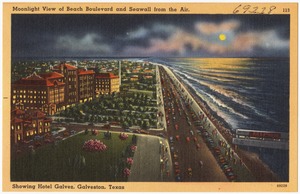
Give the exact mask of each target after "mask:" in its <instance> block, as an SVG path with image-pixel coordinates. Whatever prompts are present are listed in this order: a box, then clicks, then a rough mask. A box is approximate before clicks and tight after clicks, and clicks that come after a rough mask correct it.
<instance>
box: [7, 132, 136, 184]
mask: <svg viewBox="0 0 300 194" xmlns="http://www.w3.org/2000/svg"><path fill="white" fill-rule="evenodd" d="M118 135H119V134H114V133H113V134H112V137H111V139H110V140H107V139H104V134H103V132H101V133H99V134H98V135H97V136H94V135H92V134H91V133H89V134H87V135H86V134H84V133H81V134H78V135H75V136H74V137H71V138H69V139H66V140H64V141H60V142H59V143H58V144H57V145H54V144H49V145H46V146H43V147H41V148H38V149H36V150H35V153H27V154H24V155H22V156H20V157H17V158H15V159H13V160H12V161H11V180H12V181H68V182H69V181H80V182H82V181H88V182H92V181H103V182H109V181H118V182H119V181H121V182H123V181H127V177H124V175H123V173H122V172H123V169H124V168H125V167H128V168H130V166H129V165H128V164H127V163H126V158H127V157H129V156H130V155H131V156H133V153H131V152H130V151H129V150H130V149H128V148H129V147H130V145H132V136H131V135H129V137H128V139H126V140H120V139H119V137H118ZM89 139H99V140H101V141H103V142H104V143H105V144H106V145H107V147H108V149H107V150H105V151H103V152H88V151H85V150H83V148H82V147H83V144H84V142H85V141H87V140H89ZM83 158H84V159H83ZM83 160H85V162H83ZM84 163H85V164H84Z"/></svg>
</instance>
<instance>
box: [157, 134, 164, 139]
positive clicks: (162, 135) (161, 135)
mask: <svg viewBox="0 0 300 194" xmlns="http://www.w3.org/2000/svg"><path fill="white" fill-rule="evenodd" d="M157 136H159V137H162V138H165V137H166V136H165V135H164V134H163V133H159V134H157Z"/></svg>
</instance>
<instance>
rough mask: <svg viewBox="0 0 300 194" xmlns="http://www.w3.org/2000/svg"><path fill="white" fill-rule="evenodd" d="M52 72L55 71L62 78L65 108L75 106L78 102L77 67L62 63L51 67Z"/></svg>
mask: <svg viewBox="0 0 300 194" xmlns="http://www.w3.org/2000/svg"><path fill="white" fill-rule="evenodd" d="M53 71H56V72H58V73H60V74H62V75H63V76H64V83H65V84H66V86H65V98H66V103H67V106H69V105H75V104H76V103H77V102H78V88H77V83H78V76H77V67H74V66H72V65H69V64H66V63H63V64H60V65H58V66H55V67H53Z"/></svg>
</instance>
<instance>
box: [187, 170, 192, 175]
mask: <svg viewBox="0 0 300 194" xmlns="http://www.w3.org/2000/svg"><path fill="white" fill-rule="evenodd" d="M187 171H188V175H189V176H192V168H188V169H187Z"/></svg>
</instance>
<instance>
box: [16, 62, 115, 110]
mask: <svg viewBox="0 0 300 194" xmlns="http://www.w3.org/2000/svg"><path fill="white" fill-rule="evenodd" d="M53 71H54V72H51V73H44V74H36V73H33V74H32V75H30V76H28V77H26V78H21V79H20V80H18V81H16V82H15V83H13V84H12V99H11V100H12V101H11V102H12V106H13V107H17V108H19V109H22V110H35V109H39V110H42V111H43V112H45V113H47V114H49V115H53V114H55V113H56V112H57V111H60V110H65V109H66V108H68V107H70V106H74V105H75V104H76V103H78V102H80V103H83V102H86V101H88V100H92V99H93V98H94V97H95V95H99V94H111V93H114V92H119V91H120V85H119V77H118V76H115V75H114V74H112V73H99V74H96V75H95V72H94V71H92V70H86V69H77V67H74V66H72V65H69V64H66V63H63V64H61V65H58V66H55V67H53Z"/></svg>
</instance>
